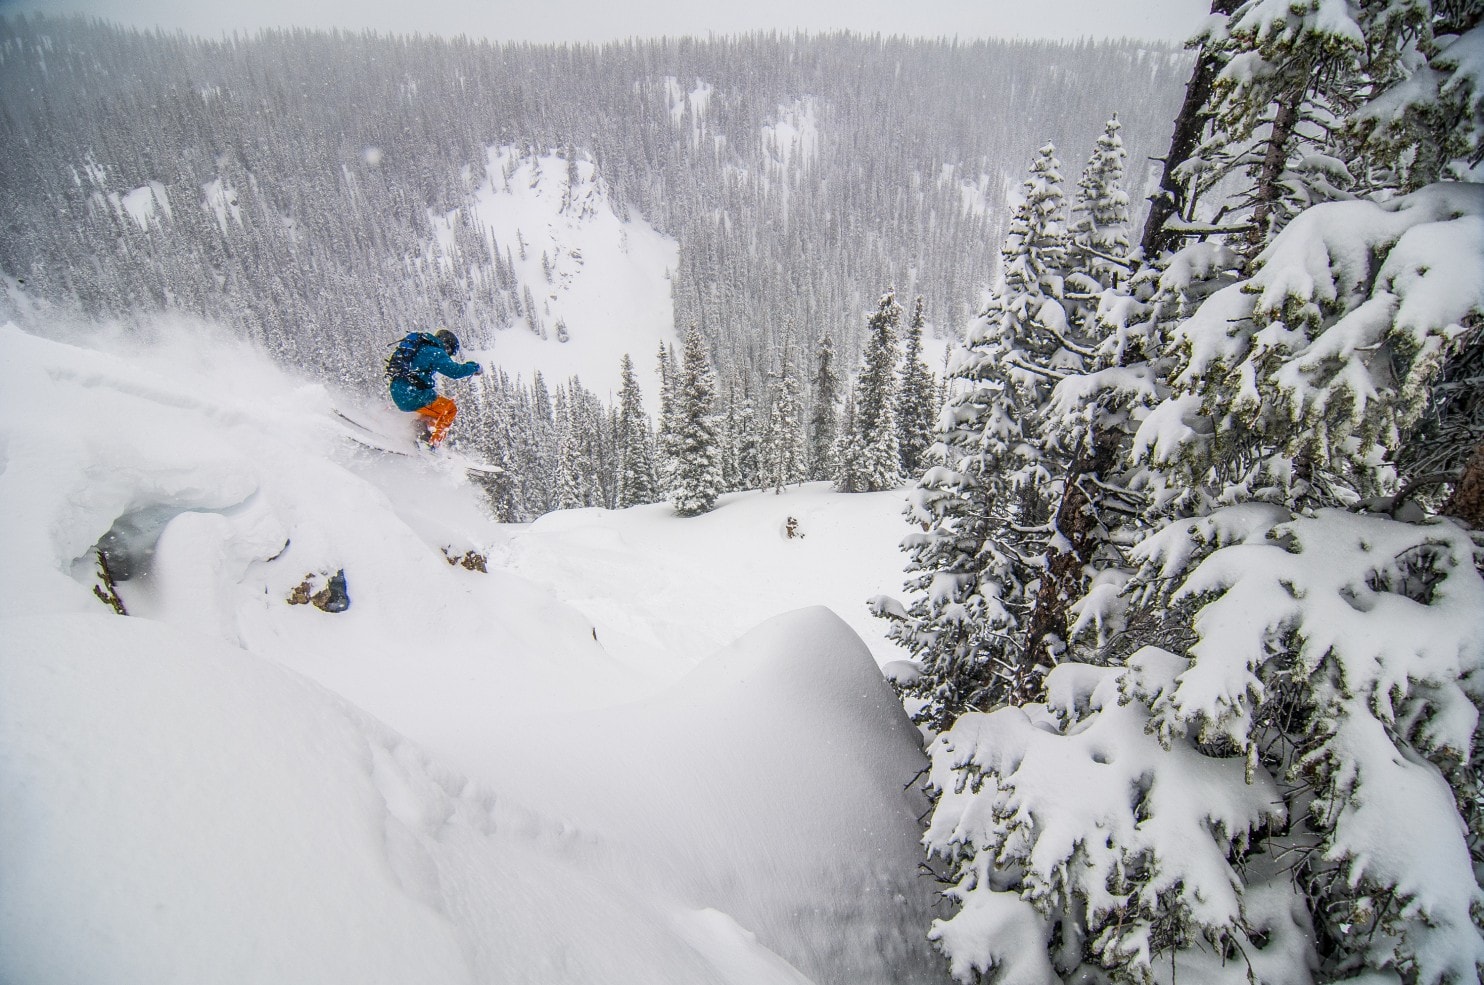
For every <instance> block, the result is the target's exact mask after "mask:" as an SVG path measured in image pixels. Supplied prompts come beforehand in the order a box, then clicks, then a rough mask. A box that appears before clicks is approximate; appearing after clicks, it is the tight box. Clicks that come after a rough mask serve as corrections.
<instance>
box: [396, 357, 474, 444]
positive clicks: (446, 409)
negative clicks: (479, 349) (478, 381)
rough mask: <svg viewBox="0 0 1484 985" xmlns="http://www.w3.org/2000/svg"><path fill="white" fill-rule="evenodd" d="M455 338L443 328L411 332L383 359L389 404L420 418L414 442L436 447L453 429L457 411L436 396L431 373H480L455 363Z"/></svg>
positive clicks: (471, 366) (450, 375)
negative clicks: (420, 426) (418, 434)
mask: <svg viewBox="0 0 1484 985" xmlns="http://www.w3.org/2000/svg"><path fill="white" fill-rule="evenodd" d="M458 354H459V339H458V336H456V335H454V334H453V333H452V332H450V331H449V330H448V329H446V328H442V329H439V330H438V331H437V333H435V334H433V335H429V334H427V333H426V332H411V333H409V334H408V335H407V337H406V338H404V339H402V341H400V342H398V343H397V348H396V349H395V350H394V351H393V352H392V355H391V357H390V358H389V359H387V363H386V375H387V379H388V380H389V381H390V382H391V393H392V403H394V404H396V405H397V409H399V410H405V411H407V412H409V413H416V414H419V415H421V417H422V423H423V425H424V427H425V428H426V433H425V436H423V437H420V438H419V439H418V442H419V443H420V444H426V445H427V446H428V447H429V448H437V447H438V445H439V444H440V443H442V441H443V439H444V438H445V437H447V435H448V429H449V428H451V427H452V426H453V419H454V417H455V416H456V415H457V414H458V412H459V408H458V405H456V404H455V403H454V402H453V401H452V400H450V399H448V398H447V397H444V396H440V395H439V393H438V391H437V389H435V388H434V386H433V377H434V375H435V374H438V373H442V374H443V375H444V376H447V377H448V378H449V379H454V380H461V379H463V378H464V377H466V376H474V375H477V374H479V373H482V372H483V371H484V370H483V368H482V367H481V366H480V365H479V364H478V363H461V362H455V361H454V357H455V356H457V355H458Z"/></svg>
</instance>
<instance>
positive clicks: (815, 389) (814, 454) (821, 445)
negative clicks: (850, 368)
mask: <svg viewBox="0 0 1484 985" xmlns="http://www.w3.org/2000/svg"><path fill="white" fill-rule="evenodd" d="M809 382H810V389H811V391H812V393H813V410H812V412H811V413H810V415H809V449H808V453H809V478H811V479H829V478H831V477H833V476H834V474H835V458H834V449H835V441H836V439H837V438H838V437H839V434H840V424H839V415H840V394H841V385H840V377H839V376H838V375H837V374H836V372H835V342H834V340H833V339H831V338H830V335H829V333H828V332H826V333H825V334H824V335H823V336H822V337H821V338H820V340H819V353H818V356H817V358H816V361H815V364H814V375H813V376H812V377H810V381H809Z"/></svg>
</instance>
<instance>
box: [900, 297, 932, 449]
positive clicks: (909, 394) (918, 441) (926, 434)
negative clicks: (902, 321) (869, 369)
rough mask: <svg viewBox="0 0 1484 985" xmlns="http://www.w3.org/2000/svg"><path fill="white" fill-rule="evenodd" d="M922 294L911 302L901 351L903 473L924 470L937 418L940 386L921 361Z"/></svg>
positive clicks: (924, 319) (923, 319) (901, 447)
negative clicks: (924, 456)
mask: <svg viewBox="0 0 1484 985" xmlns="http://www.w3.org/2000/svg"><path fill="white" fill-rule="evenodd" d="M923 307H924V301H923V298H922V296H921V295H918V297H917V299H916V300H915V301H914V302H913V304H912V317H911V318H910V319H908V321H907V342H906V346H905V349H904V351H903V353H902V374H901V379H900V380H899V381H898V384H897V406H896V418H897V450H898V451H899V452H900V453H901V457H902V474H903V475H918V474H920V473H921V472H922V464H923V461H922V459H923V454H924V453H925V452H926V451H927V448H928V445H929V444H931V443H932V440H933V428H934V426H935V424H936V421H937V417H938V385H937V382H936V381H935V380H934V379H933V373H932V370H930V369H928V368H927V365H926V364H925V363H924V362H923V361H922V331H923V328H924V326H925V324H926V318H925V316H924V314H923Z"/></svg>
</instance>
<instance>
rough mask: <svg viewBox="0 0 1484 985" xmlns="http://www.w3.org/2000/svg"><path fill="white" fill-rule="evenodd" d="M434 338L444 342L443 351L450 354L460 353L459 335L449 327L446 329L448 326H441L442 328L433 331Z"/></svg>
mask: <svg viewBox="0 0 1484 985" xmlns="http://www.w3.org/2000/svg"><path fill="white" fill-rule="evenodd" d="M433 338H435V339H437V340H438V341H439V342H441V343H443V351H444V352H447V353H448V354H449V355H450V356H452V355H455V354H457V353H458V351H459V337H458V336H457V335H455V334H453V333H452V332H450V331H449V330H448V329H446V328H440V329H438V331H436V332H434V333H433Z"/></svg>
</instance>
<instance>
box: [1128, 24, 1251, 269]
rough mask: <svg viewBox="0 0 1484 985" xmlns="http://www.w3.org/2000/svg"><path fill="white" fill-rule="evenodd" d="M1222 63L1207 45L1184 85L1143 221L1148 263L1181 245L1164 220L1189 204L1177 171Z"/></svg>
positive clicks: (1196, 136) (1196, 138) (1201, 123)
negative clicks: (1157, 181)
mask: <svg viewBox="0 0 1484 985" xmlns="http://www.w3.org/2000/svg"><path fill="white" fill-rule="evenodd" d="M1237 2H1238V0H1211V13H1213V14H1230V13H1231V12H1232V11H1233V10H1235V9H1236V7H1237ZM1220 70H1221V64H1220V62H1219V61H1218V60H1217V58H1216V56H1215V54H1214V53H1213V52H1211V51H1210V50H1209V49H1207V48H1202V49H1201V54H1200V57H1199V58H1198V59H1197V60H1196V63H1195V71H1194V72H1192V73H1191V76H1190V82H1189V83H1187V84H1186V86H1185V101H1184V102H1183V103H1181V104H1180V112H1179V113H1178V114H1177V115H1176V116H1175V133H1174V135H1173V136H1172V137H1171V138H1170V151H1169V153H1168V154H1166V155H1165V159H1164V172H1163V173H1162V174H1161V175H1160V177H1159V191H1157V192H1155V193H1154V195H1153V196H1152V197H1151V198H1150V199H1149V217H1148V218H1147V219H1146V220H1145V221H1144V235H1143V236H1142V237H1141V238H1140V240H1139V246H1140V248H1141V249H1142V250H1143V253H1144V261H1145V262H1146V263H1149V262H1153V261H1154V260H1155V259H1156V258H1158V257H1159V255H1160V254H1162V253H1166V252H1169V251H1170V250H1173V249H1176V248H1177V247H1178V246H1179V245H1180V238H1181V237H1180V234H1179V233H1175V232H1171V231H1169V230H1167V229H1165V223H1166V222H1168V221H1169V220H1170V219H1171V218H1173V217H1174V216H1177V215H1181V214H1183V213H1184V212H1185V210H1186V208H1187V206H1188V205H1189V204H1190V203H1189V201H1188V196H1187V195H1186V190H1185V187H1184V186H1183V185H1182V184H1181V183H1180V181H1179V179H1178V178H1176V176H1175V170H1176V169H1177V168H1179V167H1180V165H1182V164H1184V163H1185V162H1186V161H1187V160H1189V159H1190V155H1191V154H1193V153H1194V152H1195V149H1196V147H1197V146H1198V145H1199V144H1200V142H1201V130H1202V129H1203V128H1204V127H1205V125H1206V119H1207V117H1208V116H1209V115H1210V107H1209V106H1208V105H1207V103H1208V101H1209V99H1210V98H1211V84H1212V83H1213V82H1215V81H1216V74H1217V72H1219V71H1220Z"/></svg>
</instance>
